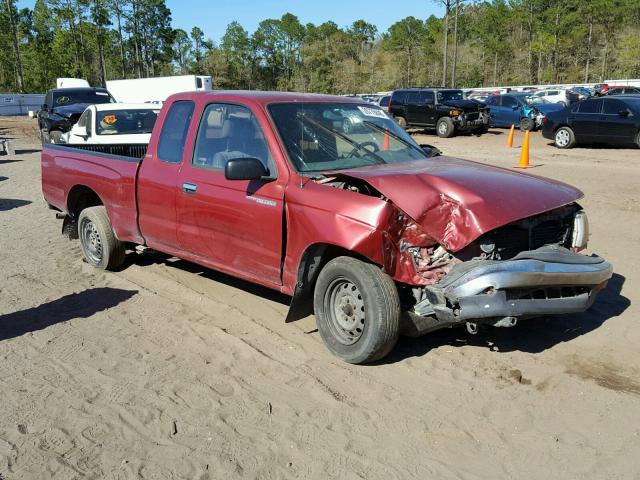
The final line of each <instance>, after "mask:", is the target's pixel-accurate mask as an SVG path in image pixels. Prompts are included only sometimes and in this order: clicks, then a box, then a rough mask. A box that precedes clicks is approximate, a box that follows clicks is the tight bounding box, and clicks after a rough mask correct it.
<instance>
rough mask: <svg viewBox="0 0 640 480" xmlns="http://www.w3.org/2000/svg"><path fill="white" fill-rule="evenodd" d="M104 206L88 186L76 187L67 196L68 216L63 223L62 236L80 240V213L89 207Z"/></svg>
mask: <svg viewBox="0 0 640 480" xmlns="http://www.w3.org/2000/svg"><path fill="white" fill-rule="evenodd" d="M99 205H104V202H103V201H102V199H101V198H100V196H99V195H98V194H97V193H96V192H95V191H94V190H93V189H91V188H89V187H87V186H86V185H74V186H73V187H71V189H70V190H69V193H68V194H67V215H66V216H65V217H64V221H63V222H62V234H63V235H67V236H68V237H69V238H70V239H72V240H77V239H78V228H77V222H78V217H79V216H80V212H82V210H84V209H85V208H88V207H97V206H99Z"/></svg>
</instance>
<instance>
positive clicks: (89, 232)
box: [78, 206, 125, 270]
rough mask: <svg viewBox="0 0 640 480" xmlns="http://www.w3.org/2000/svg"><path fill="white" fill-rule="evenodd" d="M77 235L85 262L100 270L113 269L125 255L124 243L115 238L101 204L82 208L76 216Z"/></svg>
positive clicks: (120, 263)
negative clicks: (77, 216)
mask: <svg viewBox="0 0 640 480" xmlns="http://www.w3.org/2000/svg"><path fill="white" fill-rule="evenodd" d="M78 236H79V237H80V245H81V246H82V253H84V258H85V259H86V260H87V263H89V264H91V265H93V266H94V267H96V268H100V269H102V270H115V269H117V268H118V267H120V266H121V265H122V263H123V262H124V257H125V246H124V243H123V242H121V241H120V240H118V239H117V238H116V235H115V233H113V228H112V227H111V222H110V221H109V216H108V215H107V209H106V208H104V207H103V206H98V207H89V208H85V209H84V210H82V212H81V213H80V217H79V218H78Z"/></svg>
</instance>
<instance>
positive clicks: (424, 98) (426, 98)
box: [420, 91, 435, 105]
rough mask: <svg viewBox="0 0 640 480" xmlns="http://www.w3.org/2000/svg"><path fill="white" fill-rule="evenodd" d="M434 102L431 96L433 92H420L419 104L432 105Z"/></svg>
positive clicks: (433, 96) (433, 97)
mask: <svg viewBox="0 0 640 480" xmlns="http://www.w3.org/2000/svg"><path fill="white" fill-rule="evenodd" d="M434 101H435V95H434V94H433V92H427V91H423V92H420V103H421V104H422V105H433V102H434Z"/></svg>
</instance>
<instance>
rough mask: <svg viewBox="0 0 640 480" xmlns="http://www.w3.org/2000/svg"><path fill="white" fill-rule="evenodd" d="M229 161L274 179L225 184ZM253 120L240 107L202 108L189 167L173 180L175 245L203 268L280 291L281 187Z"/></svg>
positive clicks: (282, 192)
mask: <svg viewBox="0 0 640 480" xmlns="http://www.w3.org/2000/svg"><path fill="white" fill-rule="evenodd" d="M233 158H257V159H258V160H260V161H262V162H263V163H264V164H265V166H266V167H267V169H268V170H269V174H270V176H272V177H273V178H274V179H275V180H273V181H267V180H254V181H244V180H227V179H226V178H225V174H224V168H225V165H226V163H227V161H229V160H231V159H233ZM277 176H278V175H277V171H276V167H275V163H274V161H273V157H272V154H271V152H270V150H269V147H268V145H267V142H266V139H265V136H264V133H263V130H262V127H261V125H260V124H259V122H258V121H257V119H256V117H255V115H254V113H253V112H252V111H251V110H250V109H248V108H247V107H245V106H241V105H232V104H223V103H213V104H209V105H207V106H206V107H205V108H204V112H203V114H202V118H201V119H200V126H199V129H198V134H197V137H196V141H195V147H194V151H193V156H192V158H191V161H185V162H184V164H183V166H182V168H181V169H180V172H179V174H178V191H177V198H176V213H177V218H178V219H179V221H178V232H177V235H178V245H179V246H180V248H181V249H182V250H184V251H187V252H190V253H191V254H193V255H195V256H197V257H199V258H200V259H201V260H202V263H205V264H209V265H211V266H213V267H214V268H215V267H219V268H220V269H222V270H226V271H228V272H232V273H237V274H239V275H241V276H244V277H245V278H246V277H249V278H255V279H259V280H260V281H261V283H265V282H267V283H271V284H273V285H274V286H277V285H280V284H281V277H280V269H281V259H282V247H283V237H282V222H283V213H284V185H283V184H281V183H279V182H278V179H277Z"/></svg>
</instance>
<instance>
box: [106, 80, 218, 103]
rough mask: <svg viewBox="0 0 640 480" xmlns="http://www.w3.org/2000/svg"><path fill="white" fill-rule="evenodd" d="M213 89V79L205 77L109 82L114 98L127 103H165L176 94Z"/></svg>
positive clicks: (109, 88) (108, 87) (108, 85)
mask: <svg viewBox="0 0 640 480" xmlns="http://www.w3.org/2000/svg"><path fill="white" fill-rule="evenodd" d="M211 89H212V82H211V77H209V76H204V75H178V76H174V77H156V78H135V79H127V80H107V90H109V92H111V95H113V98H115V99H116V101H118V102H125V103H144V102H164V101H165V100H166V99H167V98H168V97H169V96H170V95H173V94H174V93H179V92H193V91H196V90H211Z"/></svg>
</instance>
